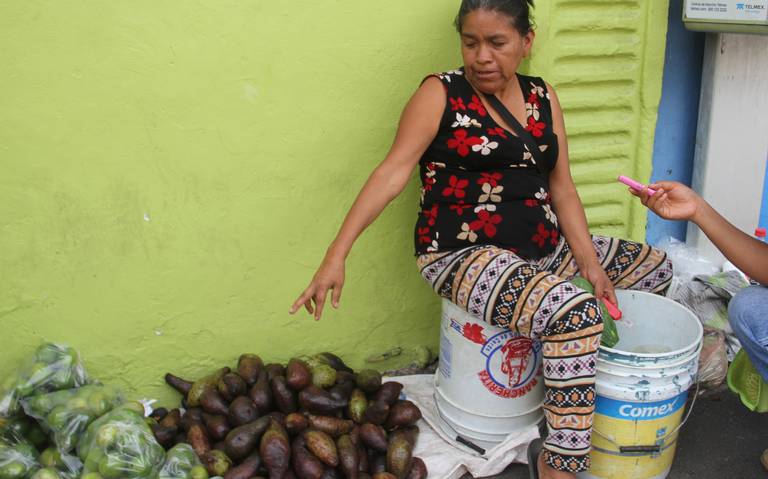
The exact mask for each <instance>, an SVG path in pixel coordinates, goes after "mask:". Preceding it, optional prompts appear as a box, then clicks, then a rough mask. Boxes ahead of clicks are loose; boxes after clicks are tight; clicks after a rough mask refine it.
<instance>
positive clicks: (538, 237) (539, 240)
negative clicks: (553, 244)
mask: <svg viewBox="0 0 768 479" xmlns="http://www.w3.org/2000/svg"><path fill="white" fill-rule="evenodd" d="M547 239H549V230H548V229H547V228H546V226H544V223H539V226H538V228H537V232H536V234H535V235H533V238H531V240H532V241H533V242H534V243H536V244H537V245H539V248H543V247H544V243H546V242H547Z"/></svg>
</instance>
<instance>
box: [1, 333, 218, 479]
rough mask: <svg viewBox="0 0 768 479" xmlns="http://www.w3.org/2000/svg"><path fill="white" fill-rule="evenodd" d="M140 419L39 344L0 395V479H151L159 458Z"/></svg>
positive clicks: (59, 350)
mask: <svg viewBox="0 0 768 479" xmlns="http://www.w3.org/2000/svg"><path fill="white" fill-rule="evenodd" d="M114 408H117V409H114ZM143 412H144V407H143V406H142V405H141V404H138V403H126V402H124V398H123V395H122V394H121V393H120V391H119V390H117V389H115V388H113V387H109V386H103V385H101V384H98V383H96V382H95V381H92V380H91V379H90V378H89V377H88V375H87V374H86V371H85V368H84V366H83V364H82V362H81V361H80V357H79V354H78V353H77V351H76V350H74V349H73V348H70V347H68V346H63V345H57V344H48V343H46V344H43V345H41V346H40V347H38V348H37V350H36V351H35V352H34V354H33V355H32V357H31V358H30V359H29V360H28V361H27V362H26V363H25V364H24V365H23V366H22V367H21V368H19V370H18V371H16V373H15V374H12V375H10V377H8V378H7V379H6V380H5V381H4V382H3V388H2V390H0V479H77V478H81V479H117V478H120V479H157V478H158V473H159V472H160V468H161V467H162V466H163V464H164V462H165V459H166V455H165V451H164V450H163V448H162V447H160V445H159V444H158V443H157V441H156V440H155V438H154V435H153V434H152V431H151V429H150V428H149V425H148V423H147V422H146V419H145V418H144V416H143ZM76 452H77V453H78V454H76ZM78 455H79V457H78ZM84 464H85V467H84ZM168 477H173V476H168ZM206 478H207V474H206V475H205V476H204V477H203V479H206Z"/></svg>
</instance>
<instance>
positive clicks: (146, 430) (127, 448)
mask: <svg viewBox="0 0 768 479" xmlns="http://www.w3.org/2000/svg"><path fill="white" fill-rule="evenodd" d="M139 411H142V412H139ZM77 453H78V456H79V457H80V459H81V460H82V461H83V472H82V476H81V477H82V478H83V479H85V478H88V479H99V478H101V479H157V477H158V474H159V472H160V468H161V467H162V466H163V463H164V462H165V450H163V448H162V446H160V444H158V443H157V441H156V440H155V436H154V434H152V430H151V429H150V427H149V425H148V424H147V422H146V420H145V419H144V416H143V407H142V406H141V405H138V404H136V405H135V404H133V403H126V404H125V405H123V406H119V407H117V408H115V409H113V410H112V411H111V412H108V413H107V414H105V415H104V416H102V417H100V418H98V419H97V420H95V421H93V422H92V423H91V424H90V426H88V429H87V430H86V432H85V434H84V435H83V436H82V437H81V438H80V441H79V442H78V445H77Z"/></svg>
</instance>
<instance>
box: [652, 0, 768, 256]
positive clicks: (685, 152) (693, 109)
mask: <svg viewBox="0 0 768 479" xmlns="http://www.w3.org/2000/svg"><path fill="white" fill-rule="evenodd" d="M682 3H683V1H682V0H670V2H669V26H668V30H667V48H666V57H665V59H664V81H663V84H662V96H661V104H660V105H659V119H658V122H657V124H656V142H655V143H654V148H653V173H652V174H651V181H662V180H673V181H679V182H681V183H685V184H686V185H690V184H691V175H692V172H693V155H694V147H695V144H696V125H697V120H698V116H699V94H700V90H701V66H702V61H703V56H704V34H703V33H699V32H691V31H688V30H686V29H685V27H683V21H682V9H683V5H682ZM766 196H768V195H766ZM765 200H766V201H768V198H765ZM764 211H765V213H766V214H768V206H766V207H765V208H764ZM685 230H686V224H685V222H680V221H666V220H662V219H661V218H659V217H658V216H656V215H655V214H653V213H650V212H649V213H648V228H647V231H646V239H647V241H648V242H649V243H650V244H657V243H658V242H659V241H660V240H662V239H664V238H666V237H669V236H671V237H673V238H677V239H679V240H684V239H685Z"/></svg>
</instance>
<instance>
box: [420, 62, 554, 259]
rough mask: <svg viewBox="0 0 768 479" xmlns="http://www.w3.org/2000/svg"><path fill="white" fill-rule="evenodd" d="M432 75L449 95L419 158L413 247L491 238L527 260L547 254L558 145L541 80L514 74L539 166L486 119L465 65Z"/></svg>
mask: <svg viewBox="0 0 768 479" xmlns="http://www.w3.org/2000/svg"><path fill="white" fill-rule="evenodd" d="M432 76H436V77H437V78H439V79H440V81H441V82H442V83H443V86H444V87H445V90H446V93H447V95H446V96H447V99H446V105H445V111H444V113H443V117H442V119H441V121H440V128H439V130H438V133H437V136H436V137H435V139H434V141H433V142H432V143H431V144H430V146H429V147H428V148H427V150H426V152H425V153H424V155H423V156H422V158H421V160H420V161H419V165H420V177H421V184H422V188H421V205H420V206H421V208H420V213H419V217H418V220H417V222H416V230H415V243H416V254H417V255H421V254H425V253H434V252H443V251H451V250H457V249H461V248H465V247H467V246H473V245H495V246H499V247H501V248H505V249H509V250H512V251H514V252H515V253H517V254H518V255H519V256H520V257H522V258H526V259H537V258H541V257H543V256H546V255H548V254H549V253H551V252H552V251H553V250H554V248H555V246H557V243H558V241H559V239H560V230H559V228H558V224H557V217H556V216H555V213H554V211H553V210H552V206H551V202H550V195H549V181H548V180H549V172H550V171H551V170H552V168H554V166H555V163H556V161H557V154H558V145H557V135H555V133H554V131H553V130H552V112H551V108H550V101H549V93H548V92H547V88H546V84H545V83H544V80H542V79H541V78H537V77H530V76H525V75H518V80H519V83H520V88H522V91H523V97H524V98H525V102H526V103H525V108H526V116H527V118H526V122H527V123H526V124H525V125H524V126H525V129H526V130H527V131H528V132H529V133H530V134H531V136H532V137H533V138H534V140H535V141H536V143H537V145H538V146H539V150H541V152H542V153H543V154H542V155H540V156H541V157H542V158H543V160H544V163H545V164H543V165H542V164H539V165H537V164H536V160H535V159H534V157H533V155H532V154H531V152H530V150H529V149H528V147H527V146H526V145H525V143H524V142H523V141H522V140H521V139H519V138H518V137H517V136H515V134H514V133H512V132H510V131H508V130H506V129H504V128H502V127H501V126H500V125H499V124H497V123H496V122H495V121H494V120H493V119H492V118H491V116H490V114H489V113H488V111H487V110H486V109H485V107H484V106H483V103H482V102H481V101H480V98H479V97H478V94H477V93H476V92H475V90H474V89H473V88H472V86H471V85H470V84H469V82H468V81H467V79H466V78H465V77H464V71H463V69H459V70H453V71H450V72H446V73H441V74H437V75H432Z"/></svg>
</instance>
